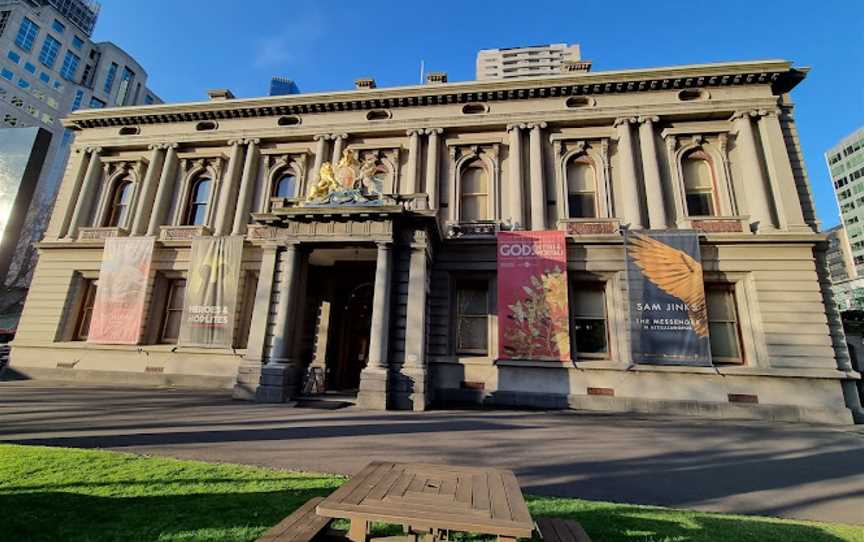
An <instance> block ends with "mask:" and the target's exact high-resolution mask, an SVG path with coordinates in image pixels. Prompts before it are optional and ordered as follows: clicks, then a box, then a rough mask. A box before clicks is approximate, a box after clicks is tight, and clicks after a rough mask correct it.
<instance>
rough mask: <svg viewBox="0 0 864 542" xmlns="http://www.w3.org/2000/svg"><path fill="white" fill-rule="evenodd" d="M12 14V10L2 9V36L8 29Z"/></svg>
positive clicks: (0, 33) (0, 20) (0, 14)
mask: <svg viewBox="0 0 864 542" xmlns="http://www.w3.org/2000/svg"><path fill="white" fill-rule="evenodd" d="M10 15H12V12H11V11H0V36H2V35H3V32H4V31H5V30H6V24H7V23H8V22H9V16H10Z"/></svg>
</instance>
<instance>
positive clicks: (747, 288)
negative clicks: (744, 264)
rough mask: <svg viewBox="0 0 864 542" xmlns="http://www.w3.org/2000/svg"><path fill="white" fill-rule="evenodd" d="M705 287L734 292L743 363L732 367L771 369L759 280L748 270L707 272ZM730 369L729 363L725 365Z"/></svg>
mask: <svg viewBox="0 0 864 542" xmlns="http://www.w3.org/2000/svg"><path fill="white" fill-rule="evenodd" d="M702 280H703V282H704V283H705V284H709V283H710V284H728V285H729V286H730V287H731V288H732V291H733V294H734V300H735V310H736V311H737V312H738V329H739V332H740V333H741V337H740V338H741V356H742V358H743V363H740V364H730V365H728V366H730V367H742V368H752V369H756V368H762V369H765V368H769V367H770V360H769V357H768V344H767V341H766V338H765V331H764V328H763V325H762V312H761V310H760V307H759V298H758V296H757V291H756V279H755V277H754V276H753V273H752V272H749V271H731V272H730V271H705V272H704V274H703V279H702ZM723 366H727V364H723Z"/></svg>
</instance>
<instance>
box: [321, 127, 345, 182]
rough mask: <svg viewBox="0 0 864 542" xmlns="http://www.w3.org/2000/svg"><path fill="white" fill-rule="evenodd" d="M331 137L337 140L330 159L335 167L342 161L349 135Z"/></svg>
mask: <svg viewBox="0 0 864 542" xmlns="http://www.w3.org/2000/svg"><path fill="white" fill-rule="evenodd" d="M330 137H332V138H333V139H335V140H336V141H335V143H333V156H332V157H331V158H330V161H331V162H332V163H333V165H334V166H335V165H336V162H338V161H339V160H341V159H342V150H343V149H344V148H345V140H346V139H348V134H333V135H332V136H330ZM316 173H317V171H316Z"/></svg>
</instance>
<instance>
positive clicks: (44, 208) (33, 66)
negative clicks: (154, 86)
mask: <svg viewBox="0 0 864 542" xmlns="http://www.w3.org/2000/svg"><path fill="white" fill-rule="evenodd" d="M99 10H100V6H99V4H98V3H96V2H93V1H90V0H0V128H11V127H19V128H20V127H38V128H44V129H46V130H48V131H49V132H50V133H51V136H52V137H51V145H50V147H49V148H48V152H47V155H46V158H45V166H44V167H43V169H42V173H41V174H40V176H39V182H38V184H37V187H36V194H35V195H34V197H33V203H32V204H31V208H30V210H29V212H28V216H27V221H26V222H27V224H26V225H25V228H24V233H23V234H22V238H21V240H20V243H19V249H21V248H22V247H25V248H26V246H27V245H28V244H30V243H32V242H35V241H38V240H39V239H40V238H41V237H42V232H43V230H44V222H45V218H46V217H47V216H48V215H49V214H50V211H51V207H52V206H53V204H54V199H55V198H56V195H57V188H58V186H59V184H60V178H61V177H62V175H63V170H64V167H65V164H66V161H67V158H68V156H69V149H70V144H71V141H72V132H71V131H69V130H67V129H65V128H64V127H63V125H62V124H61V123H60V119H61V118H63V117H65V116H67V115H68V114H69V113H70V112H72V111H74V110H76V109H88V108H102V107H115V106H132V105H146V104H155V103H161V100H160V99H159V97H158V96H157V95H156V94H155V93H153V92H152V91H151V90H150V89H149V88H147V72H146V71H144V68H143V67H141V65H140V64H138V62H136V61H135V59H133V58H132V57H131V56H130V55H129V54H128V53H126V52H125V51H123V49H121V48H120V47H118V46H117V45H115V44H113V43H111V42H100V43H95V42H93V41H92V40H91V39H90V36H91V34H92V32H93V29H94V27H95V25H96V21H97V19H98V16H99ZM40 217H41V219H40ZM19 253H21V254H24V253H26V251H25V250H19ZM24 264H26V262H21V261H17V262H15V263H13V267H15V266H16V265H18V266H20V265H24Z"/></svg>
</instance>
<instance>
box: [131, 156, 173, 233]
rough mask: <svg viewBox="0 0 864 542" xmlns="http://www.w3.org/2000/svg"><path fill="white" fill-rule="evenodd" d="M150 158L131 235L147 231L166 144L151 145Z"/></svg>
mask: <svg viewBox="0 0 864 542" xmlns="http://www.w3.org/2000/svg"><path fill="white" fill-rule="evenodd" d="M148 148H149V149H150V158H149V160H148V165H147V173H145V174H144V180H143V182H142V185H141V195H140V197H139V198H138V205H137V207H136V209H135V217H134V219H133V220H132V229H131V231H130V234H131V235H144V234H145V233H147V223H148V221H149V220H150V214H151V213H152V212H153V199H154V198H155V197H156V189H157V188H158V185H159V175H160V174H161V173H162V162H163V160H164V158H165V146H164V145H159V144H155V145H150V146H149V147H148Z"/></svg>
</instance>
